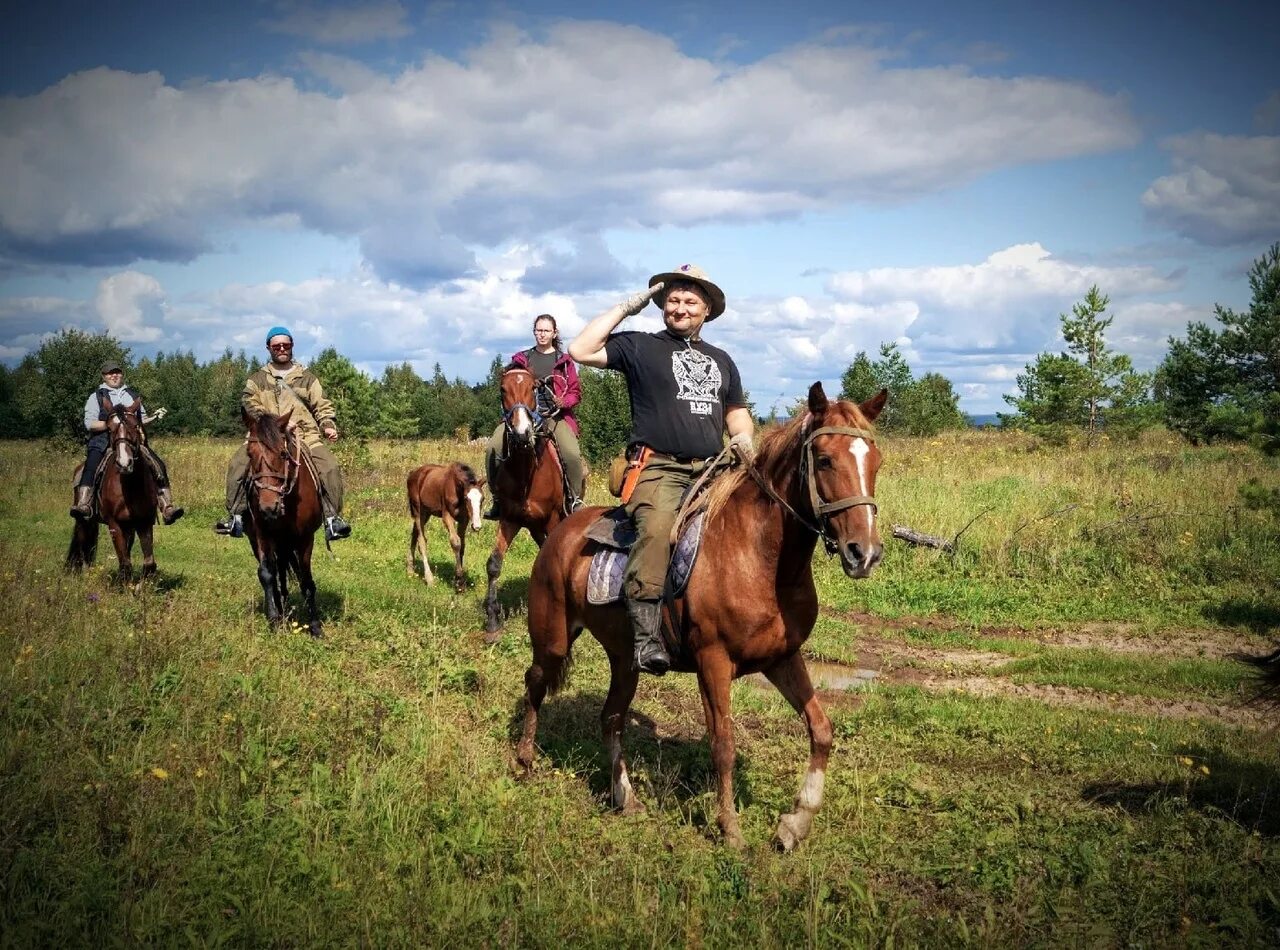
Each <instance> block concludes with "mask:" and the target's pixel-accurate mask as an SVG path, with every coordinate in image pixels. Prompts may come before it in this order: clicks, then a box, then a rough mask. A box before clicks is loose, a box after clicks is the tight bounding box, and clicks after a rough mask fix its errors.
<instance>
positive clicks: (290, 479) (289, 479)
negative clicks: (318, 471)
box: [248, 433, 302, 502]
mask: <svg viewBox="0 0 1280 950" xmlns="http://www.w3.org/2000/svg"><path fill="white" fill-rule="evenodd" d="M248 441H249V442H253V443H257V444H258V445H266V443H265V442H264V441H263V440H262V439H261V438H259V437H258V436H253V435H251V436H249V439H248ZM296 446H297V436H296V435H295V434H292V433H286V434H285V435H284V451H283V452H282V453H280V454H281V455H282V456H283V458H284V471H283V472H281V471H279V470H277V469H275V468H272V467H270V466H266V465H263V464H262V462H263V461H264V457H263V453H259V455H258V457H257V458H256V459H255V458H254V457H253V456H250V457H249V464H250V471H249V483H250V484H251V485H252V486H253V488H254V490H255V491H257V492H262V491H264V490H265V491H269V492H275V493H276V495H277V496H278V497H279V498H280V500H281V501H282V502H283V500H284V499H285V498H287V497H288V496H289V494H290V493H291V492H292V491H293V488H294V486H295V485H296V484H297V483H298V469H299V467H300V466H301V464H302V460H301V458H300V457H298V456H296V455H295V454H294V453H293V451H291V449H292V448H294V447H296ZM273 483H274V484H273Z"/></svg>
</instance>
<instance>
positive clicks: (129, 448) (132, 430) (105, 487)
mask: <svg viewBox="0 0 1280 950" xmlns="http://www.w3.org/2000/svg"><path fill="white" fill-rule="evenodd" d="M102 402H103V409H104V410H105V411H106V412H107V413H108V415H107V434H108V435H109V436H110V437H111V454H110V455H109V456H108V458H107V465H106V470H105V471H104V472H103V475H102V481H101V483H100V485H99V486H98V496H97V502H98V516H97V518H92V519H81V518H77V519H76V524H75V528H74V529H73V530H72V533H71V546H70V547H69V548H68V549H67V560H66V566H67V569H68V570H74V571H78V570H80V569H81V568H83V567H85V566H86V565H89V564H92V563H93V560H94V558H95V557H96V556H97V553H98V523H99V522H102V523H103V524H105V525H106V526H107V531H109V532H110V533H111V541H112V543H113V544H114V545H115V548H116V560H117V561H118V562H119V564H120V570H119V572H118V574H117V575H116V579H117V580H118V581H120V582H121V583H127V582H128V581H129V580H131V579H132V577H133V539H134V537H135V535H136V536H137V538H138V541H139V543H140V544H141V546H142V576H143V577H148V576H150V575H152V574H154V573H155V572H156V559H155V556H154V555H153V553H152V536H151V532H152V529H153V528H154V527H155V523H156V512H157V511H158V510H159V509H158V506H157V504H156V491H157V485H156V478H155V474H154V473H153V472H152V471H151V466H150V464H149V463H148V462H147V460H146V458H145V457H144V449H143V445H144V438H143V434H142V414H141V412H142V406H141V404H140V403H138V402H134V404H133V405H132V406H129V407H128V408H124V407H122V406H113V405H111V403H110V401H109V400H106V399H103V400H102ZM79 474H80V469H79V468H77V469H76V479H77V481H78V480H79Z"/></svg>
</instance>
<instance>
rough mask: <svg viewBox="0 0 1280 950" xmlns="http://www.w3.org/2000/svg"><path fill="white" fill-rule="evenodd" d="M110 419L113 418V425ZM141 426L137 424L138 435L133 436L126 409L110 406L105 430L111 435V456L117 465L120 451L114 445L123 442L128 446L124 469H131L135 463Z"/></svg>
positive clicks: (139, 443)
mask: <svg viewBox="0 0 1280 950" xmlns="http://www.w3.org/2000/svg"><path fill="white" fill-rule="evenodd" d="M111 419H115V425H112V424H111ZM141 431H142V427H141V426H140V425H139V426H138V435H137V436H135V435H134V434H133V432H132V431H131V430H130V428H129V420H128V416H127V410H126V409H125V408H124V407H123V406H113V407H112V408H111V413H110V418H108V421H107V432H108V434H109V435H110V436H111V458H112V460H113V461H114V462H115V463H116V465H117V466H119V465H120V453H119V452H118V451H116V447H117V446H119V445H120V444H121V443H124V444H125V445H127V446H128V447H129V466H128V468H126V469H125V470H126V471H131V470H132V468H133V466H134V465H135V464H137V457H136V456H137V454H138V451H137V450H140V449H141V448H142V435H141Z"/></svg>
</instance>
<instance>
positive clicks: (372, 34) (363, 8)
mask: <svg viewBox="0 0 1280 950" xmlns="http://www.w3.org/2000/svg"><path fill="white" fill-rule="evenodd" d="M276 6H277V8H278V10H279V11H280V14H279V16H276V17H274V18H271V19H267V20H263V21H262V25H263V26H264V27H266V28H267V29H268V30H270V31H271V32H273V33H283V34H285V35H287V36H297V37H301V38H302V39H306V40H311V41H312V42H315V43H324V44H330V45H337V44H345V43H368V42H370V41H372V40H393V39H398V38H400V37H402V36H407V35H408V34H409V33H410V29H409V26H408V25H407V24H406V23H405V9H404V6H403V5H402V4H400V3H397V2H395V0H381V2H375V3H364V4H360V5H358V6H346V7H325V6H319V5H317V4H314V3H279V4H277V5H276Z"/></svg>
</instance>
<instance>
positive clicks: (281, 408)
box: [240, 363, 337, 448]
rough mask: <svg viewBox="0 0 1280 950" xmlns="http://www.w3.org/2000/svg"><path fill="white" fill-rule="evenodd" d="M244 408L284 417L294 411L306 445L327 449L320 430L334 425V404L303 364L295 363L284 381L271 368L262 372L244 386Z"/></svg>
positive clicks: (241, 400)
mask: <svg viewBox="0 0 1280 950" xmlns="http://www.w3.org/2000/svg"><path fill="white" fill-rule="evenodd" d="M240 405H241V406H243V407H244V409H245V411H246V412H248V413H250V414H251V415H255V416H256V415H262V414H265V413H270V414H271V415H276V416H278V415H280V414H281V413H284V412H287V411H288V410H289V409H292V410H293V415H292V416H291V417H290V418H291V419H292V420H293V421H294V422H296V423H297V424H298V432H299V434H301V436H302V441H303V442H305V443H307V445H308V446H310V447H311V448H317V447H319V446H321V445H324V442H325V439H324V436H322V435H321V434H320V427H321V426H322V425H325V424H330V425H334V426H335V428H336V425H337V423H336V421H335V416H336V414H335V413H334V409H333V403H331V402H330V401H329V400H327V399H325V398H324V389H323V388H321V386H320V380H318V379H316V377H315V374H314V373H312V372H311V370H309V369H307V368H306V367H305V366H303V365H302V364H301V363H294V364H293V366H291V367H290V368H289V371H288V372H287V373H285V375H284V378H283V379H281V378H280V377H279V376H277V375H276V374H275V373H273V372H272V371H271V369H270V367H269V366H264V367H263V368H262V369H260V370H258V371H257V372H256V373H254V374H253V375H252V376H250V377H249V378H248V379H247V380H245V384H244V392H243V393H241V395H240Z"/></svg>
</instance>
